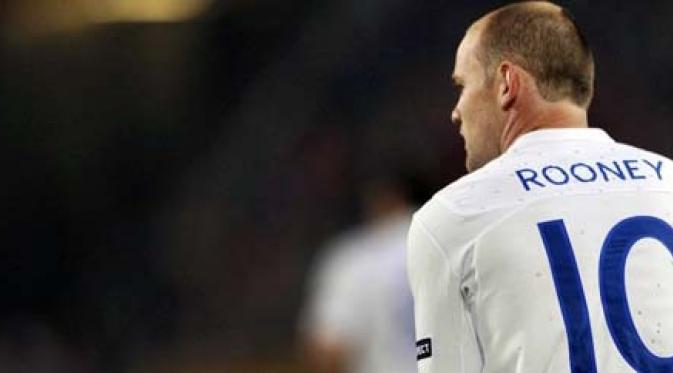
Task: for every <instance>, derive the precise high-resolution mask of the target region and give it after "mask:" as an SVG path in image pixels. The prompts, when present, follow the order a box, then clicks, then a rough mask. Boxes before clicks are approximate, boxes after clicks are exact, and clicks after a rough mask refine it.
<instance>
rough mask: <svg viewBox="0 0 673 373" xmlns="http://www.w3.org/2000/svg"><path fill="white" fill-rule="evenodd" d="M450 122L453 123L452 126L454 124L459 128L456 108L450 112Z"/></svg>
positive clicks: (458, 115)
mask: <svg viewBox="0 0 673 373" xmlns="http://www.w3.org/2000/svg"><path fill="white" fill-rule="evenodd" d="M451 122H453V124H455V125H457V126H460V122H461V120H460V112H458V109H457V108H455V109H453V110H452V111H451Z"/></svg>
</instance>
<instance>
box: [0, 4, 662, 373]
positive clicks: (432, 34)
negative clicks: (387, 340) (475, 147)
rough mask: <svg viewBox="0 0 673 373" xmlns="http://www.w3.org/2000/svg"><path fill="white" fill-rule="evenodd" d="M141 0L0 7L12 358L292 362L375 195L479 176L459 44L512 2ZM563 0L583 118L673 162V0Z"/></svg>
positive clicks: (2, 318)
mask: <svg viewBox="0 0 673 373" xmlns="http://www.w3.org/2000/svg"><path fill="white" fill-rule="evenodd" d="M135 3H136V4H139V3H144V5H143V6H135V7H134V5H133V2H132V1H117V2H114V1H93V0H91V1H88V0H79V1H72V2H70V3H66V2H60V1H56V0H30V1H29V0H4V1H0V32H2V34H1V35H0V37H1V39H0V43H1V45H0V51H1V52H0V71H1V74H0V124H1V126H0V133H1V134H2V136H0V141H1V146H0V154H1V155H2V156H0V162H2V168H3V177H2V185H3V186H2V191H3V193H2V198H3V201H2V206H3V208H2V211H3V216H4V218H3V223H2V236H3V240H2V251H1V252H2V256H1V257H0V266H1V268H2V272H1V273H2V278H3V279H4V280H3V281H1V282H0V292H1V293H0V294H2V302H1V303H2V305H1V306H0V371H3V372H4V371H8V372H172V371H174V372H210V371H213V372H214V371H222V372H285V371H287V372H298V371H299V369H300V368H298V365H297V364H298V363H297V359H296V358H295V356H296V351H295V350H296V343H295V341H296V329H297V317H298V312H299V309H300V306H301V304H302V300H303V296H304V292H305V289H306V287H307V284H306V281H305V280H306V273H307V269H308V268H309V265H310V263H311V262H312V261H313V260H314V258H315V257H316V254H317V253H318V251H319V249H320V248H321V247H322V245H323V243H324V242H325V241H326V240H327V239H328V238H330V237H332V236H333V235H335V234H337V233H338V232H340V231H342V230H343V229H345V228H348V227H351V226H353V225H355V224H357V223H358V222H360V221H361V220H362V214H361V211H360V206H361V203H360V196H361V190H362V188H364V186H365V185H366V184H367V183H368V181H370V180H371V179H372V178H376V177H380V176H382V175H387V174H391V173H399V172H401V171H403V172H404V173H406V174H413V175H414V180H415V183H416V185H417V186H422V189H423V190H424V191H425V192H421V193H420V195H421V196H424V197H428V196H429V194H428V192H427V191H431V190H436V189H439V188H440V187H441V186H443V185H444V184H447V183H449V182H450V181H452V180H454V179H456V178H457V177H459V176H461V175H462V174H463V173H464V166H463V144H462V141H461V140H460V138H459V136H458V135H457V131H456V129H455V128H453V127H452V126H451V125H450V124H449V112H450V109H451V108H452V105H453V103H454V99H455V93H454V92H453V91H452V89H451V87H450V83H449V75H450V71H451V68H452V66H453V55H454V50H455V47H456V46H457V43H458V41H459V40H460V38H461V36H462V32H463V30H464V29H465V27H466V26H467V25H468V24H469V23H470V22H471V21H472V20H474V19H475V18H476V17H477V16H478V15H479V14H482V13H483V12H484V11H485V10H488V9H491V8H493V7H495V6H497V5H500V4H502V3H503V2H501V1H485V0H478V1H448V0H436V1H429V2H417V1H411V0H344V1H326V0H325V1H318V0H291V1H270V0H258V1H242V0H241V1H233V0H232V1H205V0H201V1H194V2H193V3H192V4H191V5H190V6H185V5H184V2H180V1H176V0H152V1H146V2H135ZM180 3H182V5H180ZM560 3H561V4H563V5H565V6H567V7H568V8H569V9H571V11H573V12H574V14H575V15H576V17H577V19H578V22H579V23H580V24H581V25H582V27H583V28H584V29H585V30H586V33H587V36H588V39H589V41H590V43H591V44H592V45H593V47H594V51H595V54H596V60H597V90H596V100H595V103H594V106H593V108H592V111H591V117H590V122H591V123H592V124H593V125H594V126H600V127H604V128H606V129H607V130H608V132H609V133H610V134H611V135H613V136H614V137H615V138H617V139H623V140H628V141H629V142H631V143H633V144H634V145H637V146H642V147H645V148H648V149H652V150H654V151H658V152H660V153H662V154H665V155H667V156H669V157H671V156H673V134H672V131H671V125H673V109H672V108H671V104H670V102H671V99H672V98H673V76H672V75H671V71H673V48H670V46H671V45H673V33H671V32H670V31H669V30H668V28H669V27H670V26H669V19H670V18H671V17H672V16H673V3H671V2H666V1H655V2H636V3H634V2H613V1H598V2H595V1H592V2H591V4H590V3H589V1H565V2H560ZM67 4H69V5H67ZM115 4H116V6H115ZM120 4H121V5H120ZM122 5H123V6H122ZM421 199H422V198H421Z"/></svg>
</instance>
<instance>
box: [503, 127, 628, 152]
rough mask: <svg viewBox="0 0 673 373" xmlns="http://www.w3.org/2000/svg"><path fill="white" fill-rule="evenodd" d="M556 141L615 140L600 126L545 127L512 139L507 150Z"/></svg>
mask: <svg viewBox="0 0 673 373" xmlns="http://www.w3.org/2000/svg"><path fill="white" fill-rule="evenodd" d="M558 141H592V142H615V140H613V139H612V138H611V137H610V135H608V134H607V133H606V132H605V131H603V130H602V129H600V128H546V129H540V130H535V131H532V132H528V133H526V134H524V135H521V136H520V137H519V138H517V139H516V140H514V142H513V143H512V145H510V147H509V148H508V149H507V152H509V151H512V150H516V149H520V148H523V147H527V146H530V145H532V144H537V143H542V142H558Z"/></svg>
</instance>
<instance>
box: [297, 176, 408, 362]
mask: <svg viewBox="0 0 673 373" xmlns="http://www.w3.org/2000/svg"><path fill="white" fill-rule="evenodd" d="M379 179H380V180H379ZM379 179H377V180H376V181H373V182H371V183H368V187H367V188H364V189H365V191H364V192H363V195H364V198H363V201H362V205H363V209H362V210H363V212H364V215H365V219H366V221H367V222H366V224H364V225H363V226H361V227H358V228H356V229H352V230H350V231H348V232H347V233H345V234H342V235H340V236H339V237H338V238H337V239H336V240H334V241H333V242H331V244H330V245H328V247H327V248H326V250H324V252H323V253H322V254H321V256H320V257H319V260H318V261H317V263H316V264H317V265H316V266H315V268H314V270H313V272H314V273H312V276H310V278H309V280H310V281H309V285H310V289H309V294H308V299H307V304H306V307H305V310H304V314H303V315H302V317H301V320H300V322H301V325H300V327H301V336H300V337H301V338H302V341H301V342H302V345H303V354H304V359H303V360H304V361H305V362H306V365H307V371H309V372H315V373H379V372H386V373H411V372H415V371H416V366H415V363H416V361H415V355H414V348H413V344H414V316H413V302H412V299H411V291H410V289H409V285H408V282H407V274H406V268H405V263H406V261H405V257H406V255H405V253H406V250H405V243H406V235H407V231H408V229H409V222H410V220H411V208H412V205H411V202H410V200H411V199H412V198H413V196H412V195H410V194H412V193H410V192H411V191H410V190H409V189H410V185H408V184H410V183H408V182H406V181H403V180H402V179H403V178H402V177H400V178H389V177H381V178H379ZM393 179H395V180H393Z"/></svg>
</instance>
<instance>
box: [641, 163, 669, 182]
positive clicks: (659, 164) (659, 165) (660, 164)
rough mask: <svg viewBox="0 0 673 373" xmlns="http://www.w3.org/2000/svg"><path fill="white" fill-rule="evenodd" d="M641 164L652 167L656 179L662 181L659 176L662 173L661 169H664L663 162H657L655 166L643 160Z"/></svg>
mask: <svg viewBox="0 0 673 373" xmlns="http://www.w3.org/2000/svg"><path fill="white" fill-rule="evenodd" d="M643 162H645V163H646V164H647V165H648V166H650V167H652V169H653V170H654V172H656V173H657V177H658V178H659V180H663V178H662V176H661V171H662V168H663V167H664V162H662V161H657V164H656V165H654V164H652V163H650V162H649V161H648V160H647V159H643Z"/></svg>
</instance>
